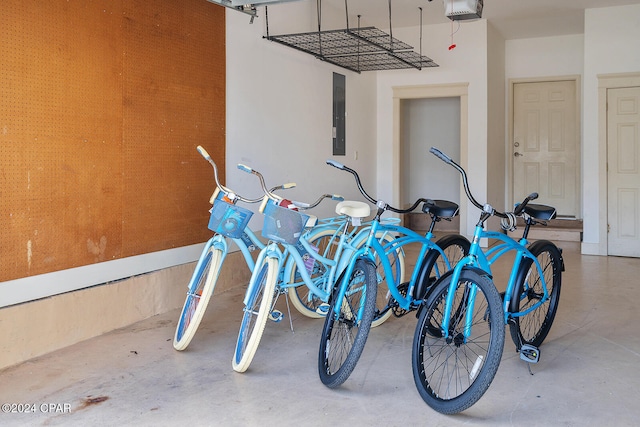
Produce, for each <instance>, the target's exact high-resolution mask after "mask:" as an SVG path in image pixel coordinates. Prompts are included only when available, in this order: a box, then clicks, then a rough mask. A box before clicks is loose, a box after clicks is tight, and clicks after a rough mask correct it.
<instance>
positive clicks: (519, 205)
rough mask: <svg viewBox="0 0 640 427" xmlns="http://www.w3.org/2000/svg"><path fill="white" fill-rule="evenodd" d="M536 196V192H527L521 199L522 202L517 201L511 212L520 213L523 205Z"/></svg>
mask: <svg viewBox="0 0 640 427" xmlns="http://www.w3.org/2000/svg"><path fill="white" fill-rule="evenodd" d="M537 198H538V193H531V194H529V195H528V196H527V197H526V198H525V199H524V200H523V201H522V203H518V204H517V205H516V208H515V209H514V210H513V214H514V215H520V214H521V213H522V211H523V210H524V207H525V206H527V203H529V202H530V201H531V200H535V199H537Z"/></svg>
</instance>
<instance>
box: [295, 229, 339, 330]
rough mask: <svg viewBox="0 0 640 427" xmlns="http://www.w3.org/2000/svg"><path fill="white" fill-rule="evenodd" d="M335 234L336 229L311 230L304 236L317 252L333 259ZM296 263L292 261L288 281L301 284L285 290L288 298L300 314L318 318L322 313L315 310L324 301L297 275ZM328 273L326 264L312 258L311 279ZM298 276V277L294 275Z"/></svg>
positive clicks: (335, 245)
mask: <svg viewBox="0 0 640 427" xmlns="http://www.w3.org/2000/svg"><path fill="white" fill-rule="evenodd" d="M335 234H336V230H327V229H324V230H319V231H315V232H314V231H312V232H311V233H310V235H309V236H308V237H306V239H307V241H308V242H309V243H310V244H312V245H313V246H315V247H317V248H318V253H319V254H320V255H322V256H324V257H325V258H329V259H333V258H334V255H335V251H336V249H337V244H335V240H333V241H332V237H333V236H334V235H335ZM297 271H298V265H297V264H296V263H295V262H294V266H293V268H292V269H291V277H290V278H289V283H296V282H301V283H303V284H302V285H299V286H295V287H290V288H288V290H287V293H288V295H289V300H290V301H291V304H292V305H293V306H294V307H295V308H296V310H298V311H299V312H300V313H301V314H302V315H304V316H306V317H310V318H313V319H319V318H321V317H324V315H323V314H320V313H318V312H317V311H316V309H317V308H318V307H319V306H320V304H322V303H324V301H323V300H322V298H320V297H319V296H318V295H316V294H314V293H313V292H311V290H310V289H309V287H308V286H306V285H305V284H304V282H303V281H302V278H301V277H299V275H297ZM327 273H328V269H327V268H326V266H325V265H324V264H323V263H321V262H319V261H317V260H314V262H313V269H312V271H311V273H310V276H311V278H312V279H314V278H317V277H318V276H323V275H325V274H327ZM296 276H298V277H296Z"/></svg>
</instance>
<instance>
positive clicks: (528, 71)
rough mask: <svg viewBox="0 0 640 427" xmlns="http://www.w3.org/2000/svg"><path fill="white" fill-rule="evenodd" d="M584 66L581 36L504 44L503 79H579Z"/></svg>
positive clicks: (519, 40)
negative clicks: (557, 77) (577, 76)
mask: <svg viewBox="0 0 640 427" xmlns="http://www.w3.org/2000/svg"><path fill="white" fill-rule="evenodd" d="M583 63H584V35H583V34H574V35H569V36H557V37H539V38H535V39H516V40H507V41H506V42H505V77H506V79H516V78H532V77H536V78H537V77H546V76H554V77H555V76H566V75H581V74H582V68H583Z"/></svg>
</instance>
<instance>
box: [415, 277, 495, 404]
mask: <svg viewBox="0 0 640 427" xmlns="http://www.w3.org/2000/svg"><path fill="white" fill-rule="evenodd" d="M451 278H452V275H451V274H447V275H445V276H443V278H442V279H440V280H439V281H438V282H437V283H436V284H435V286H434V289H433V291H432V292H431V295H430V296H429V298H428V300H427V302H426V305H425V306H424V307H423V308H422V309H421V312H420V318H419V320H418V324H417V326H416V331H415V335H414V339H413V353H412V366H413V379H414V381H415V384H416V387H417V389H418V392H419V393H420V396H421V397H422V399H423V400H424V401H425V402H426V403H427V404H428V405H429V406H430V407H431V408H433V409H434V410H436V411H438V412H440V413H442V414H456V413H459V412H462V411H464V410H465V409H467V408H469V407H471V406H472V405H473V404H475V403H476V402H477V401H478V400H479V399H480V398H481V397H482V395H483V394H484V393H485V392H486V391H487V389H488V388H489V385H490V384H491V382H492V381H493V378H494V377H495V374H496V372H497V371H498V366H499V365H500V359H501V357H502V351H503V348H504V312H503V310H502V300H501V298H500V294H499V293H498V291H497V290H496V288H495V286H494V285H493V282H492V281H491V280H490V279H489V278H488V277H486V276H485V275H481V274H478V273H477V272H476V271H475V270H472V269H464V270H462V273H461V274H460V280H459V281H458V284H457V286H456V289H455V297H454V302H453V308H452V311H451V314H450V315H449V317H450V325H449V327H448V331H449V337H448V338H444V330H443V328H442V321H443V318H444V308H445V301H446V297H447V295H448V294H449V285H450V283H451ZM473 288H475V289H477V293H476V295H475V303H474V306H473V314H472V330H471V335H470V336H469V337H467V339H466V340H464V339H463V332H464V329H465V322H464V320H465V318H466V316H467V311H468V308H469V307H468V302H469V291H470V290H471V289H473ZM434 325H438V329H434Z"/></svg>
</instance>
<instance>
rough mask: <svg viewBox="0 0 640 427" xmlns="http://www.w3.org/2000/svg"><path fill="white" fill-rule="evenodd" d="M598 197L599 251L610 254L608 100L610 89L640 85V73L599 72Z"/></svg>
mask: <svg viewBox="0 0 640 427" xmlns="http://www.w3.org/2000/svg"><path fill="white" fill-rule="evenodd" d="M596 77H597V78H598V186H599V187H600V188H599V192H598V199H599V211H600V212H603V213H604V214H601V215H599V220H598V242H599V243H598V246H599V247H598V253H599V254H602V255H608V254H609V238H608V236H607V234H608V232H607V228H608V223H609V207H608V199H609V181H608V178H609V177H608V173H607V162H608V159H607V153H608V149H609V141H608V138H607V130H608V129H607V123H608V120H607V102H608V100H609V99H608V90H609V89H619V88H625V87H640V73H616V74H598V75H597V76H596Z"/></svg>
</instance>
